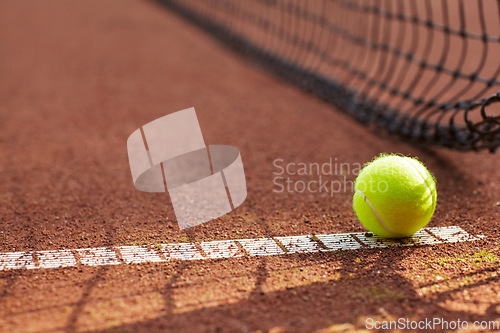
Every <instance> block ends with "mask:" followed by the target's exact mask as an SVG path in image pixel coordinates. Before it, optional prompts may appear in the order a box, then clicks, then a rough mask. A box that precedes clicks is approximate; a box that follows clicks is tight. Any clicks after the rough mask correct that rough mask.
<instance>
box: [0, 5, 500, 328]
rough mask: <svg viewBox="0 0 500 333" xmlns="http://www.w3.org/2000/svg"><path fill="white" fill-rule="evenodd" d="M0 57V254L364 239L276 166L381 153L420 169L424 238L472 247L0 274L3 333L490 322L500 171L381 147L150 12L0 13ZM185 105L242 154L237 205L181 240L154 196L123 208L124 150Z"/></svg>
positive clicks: (344, 198) (2, 9) (129, 192)
mask: <svg viewBox="0 0 500 333" xmlns="http://www.w3.org/2000/svg"><path fill="white" fill-rule="evenodd" d="M0 44H1V45H2V47H1V48H0V184H1V189H0V251H1V252H7V251H23V250H48V249H64V248H82V247H96V246H109V245H115V246H117V245H132V244H158V243H163V242H177V241H186V240H188V239H193V240H197V241H199V240H214V239H234V238H254V237H257V236H266V235H270V236H282V235H300V234H313V233H334V232H353V231H362V230H363V228H362V226H361V225H360V224H359V222H357V220H356V218H355V215H354V212H353V211H352V209H351V196H352V192H351V191H350V190H348V191H346V192H345V193H344V192H342V193H337V194H335V195H333V196H330V195H328V194H326V195H319V194H306V193H288V194H280V193H275V192H273V189H275V188H276V187H275V185H273V177H274V175H273V172H274V171H276V168H275V167H273V164H272V162H273V160H275V159H278V158H281V159H283V160H285V161H287V162H317V163H323V162H328V161H329V159H330V158H333V159H335V158H336V159H337V161H338V163H341V162H342V163H351V164H353V163H364V162H367V161H369V160H371V159H372V157H373V156H375V155H377V154H379V153H381V152H394V153H402V154H410V155H412V156H418V157H419V158H420V159H421V160H422V161H423V162H424V163H425V164H426V165H427V166H428V168H429V169H430V170H431V171H432V172H433V173H434V174H435V176H436V178H437V181H438V190H439V196H438V206H437V211H436V213H435V216H434V217H433V219H432V221H431V223H430V224H429V225H430V226H449V225H457V226H460V227H462V228H463V229H465V230H466V231H467V232H469V233H472V234H484V235H486V236H487V238H486V239H485V240H482V241H478V242H473V243H459V244H449V245H439V246H432V247H419V248H391V249H381V250H358V251H352V252H335V253H333V252H332V253H322V254H313V255H286V256H279V257H262V258H239V259H229V260H228V259H223V260H212V261H200V262H176V261H171V262H168V263H161V264H142V265H128V266H127V265H119V266H114V267H110V266H103V267H95V268H89V267H79V268H67V269H53V270H33V271H26V270H14V271H4V272H0V331H3V332H89V331H92V332H158V331H174V332H194V331H222V332H226V331H236V332H238V331H239V332H254V331H270V332H282V331H286V332H303V331H315V330H318V331H325V332H330V331H353V330H355V329H359V330H362V329H364V327H365V320H366V319H367V318H370V317H371V318H377V319H379V320H380V319H391V318H392V319H397V318H398V317H405V318H411V319H413V320H423V319H424V318H429V319H431V318H432V317H436V316H437V317H442V318H444V319H446V320H457V319H460V320H469V321H471V322H472V321H475V320H479V321H482V320H500V305H499V300H500V281H499V276H498V268H499V259H498V258H499V256H500V252H499V250H498V241H497V239H498V236H499V231H498V221H499V210H500V203H499V202H500V196H499V191H498V187H499V186H500V174H499V173H498V171H497V170H498V165H499V163H498V161H499V160H498V154H497V155H491V154H489V153H486V152H482V153H466V154H464V153H457V152H452V151H448V150H444V149H435V148H428V149H421V148H416V147H412V146H409V145H406V144H404V143H400V142H394V141H391V140H388V139H384V138H380V137H378V136H376V135H375V134H374V133H372V132H370V131H367V130H366V129H365V128H363V127H362V126H360V125H358V124H357V123H356V122H354V121H353V120H351V119H350V118H349V117H347V116H345V115H343V114H342V113H341V112H338V111H337V110H334V109H332V107H331V106H330V105H326V104H324V103H323V102H321V101H318V100H316V99H315V98H313V97H311V96H309V95H307V94H305V93H302V92H299V91H297V90H296V89H295V88H293V87H290V86H288V85H286V84H283V83H282V82H280V81H278V80H277V79H275V78H273V77H271V76H269V75H268V74H266V73H264V72H261V71H260V70H257V69H256V68H254V67H252V66H251V65H249V64H248V63H247V62H245V60H243V59H241V58H240V57H239V56H237V55H235V54H233V53H232V52H230V51H228V50H226V49H225V48H223V47H221V46H220V45H219V44H218V43H217V42H216V41H214V40H213V39H212V38H210V37H208V36H207V35H206V34H204V33H203V32H202V31H200V30H198V29H197V28H195V27H193V26H191V25H190V24H189V23H187V22H185V21H183V20H182V19H180V18H179V17H177V16H176V15H174V14H173V13H171V12H168V11H166V10H164V9H163V8H161V7H158V6H157V5H156V4H154V3H150V2H145V1H133V0H122V1H117V0H114V1H111V0H110V1H97V0H87V1H78V2H76V1H72V2H67V1H61V0H47V1H43V2H39V1H14V0H10V1H2V2H1V4H0ZM191 106H194V107H195V108H196V110H197V114H198V118H199V120H200V124H201V127H202V130H203V133H204V136H205V140H206V142H207V143H208V144H218V143H221V144H229V145H233V146H236V147H238V148H239V149H240V151H241V153H242V158H243V162H244V166H245V171H246V177H247V184H248V198H247V200H246V202H245V203H244V204H243V205H242V206H241V207H240V208H238V209H237V210H236V211H235V212H233V213H231V214H229V215H228V216H226V217H224V218H221V219H217V220H215V221H212V222H209V223H207V224H204V225H201V226H198V227H196V228H193V229H190V230H189V231H188V232H187V233H186V232H181V231H179V229H178V227H177V224H176V222H175V216H174V215H173V212H172V209H171V205H170V203H169V201H168V197H166V196H165V195H162V194H155V193H152V194H149V193H143V192H139V191H137V190H135V188H134V186H133V184H132V180H131V177H130V171H129V166H128V160H127V152H126V139H127V137H128V135H129V134H130V133H132V131H133V130H135V129H136V128H137V127H139V126H140V125H142V124H145V123H147V122H149V121H151V120H153V119H156V118H158V117H160V116H163V115H165V114H168V113H171V112H174V111H177V110H181V109H184V108H187V107H191ZM346 176H347V179H349V180H353V179H354V178H355V175H354V174H353V173H352V172H350V173H349V172H348V173H346ZM294 179H309V178H308V177H305V176H303V177H302V178H300V177H295V178H294ZM333 179H341V177H340V176H334V178H333ZM482 251H483V252H482ZM471 258H472V259H471ZM455 259H456V260H455Z"/></svg>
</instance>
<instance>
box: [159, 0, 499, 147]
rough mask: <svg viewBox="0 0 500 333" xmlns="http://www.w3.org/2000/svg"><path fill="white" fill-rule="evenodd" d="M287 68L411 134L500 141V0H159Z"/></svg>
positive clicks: (276, 68) (421, 138)
mask: <svg viewBox="0 0 500 333" xmlns="http://www.w3.org/2000/svg"><path fill="white" fill-rule="evenodd" d="M159 1H160V2H161V3H163V4H165V5H168V6H169V7H170V8H172V9H174V10H175V11H177V12H178V13H180V14H182V15H183V16H185V17H186V18H188V19H190V20H191V21H193V22H195V23H196V24H198V25H200V26H201V27H202V28H203V29H204V30H206V31H208V32H210V33H212V34H213V35H215V36H216V37H218V38H219V39H221V40H222V41H223V42H224V43H226V44H227V45H229V46H231V47H232V48H234V49H236V50H238V51H240V52H242V53H244V54H245V55H247V56H249V57H251V59H253V60H255V61H257V62H258V63H259V64H260V65H261V66H264V67H265V68H266V69H267V70H269V71H271V72H273V73H274V74H276V75H278V76H280V77H281V78H283V79H285V80H287V81H289V82H291V83H293V84H295V85H297V86H299V87H301V88H303V89H305V90H307V91H310V92H312V93H313V94H316V95H317V96H319V97H321V98H323V99H325V100H327V101H329V102H331V103H333V104H335V105H337V106H339V107H340V108H341V109H343V110H345V111H346V112H348V113H349V114H351V115H352V116H353V117H355V118H356V119H357V120H359V121H361V122H362V123H365V124H367V125H373V126H374V127H376V128H382V129H384V130H386V131H388V132H389V133H393V134H395V135H398V136H399V137H401V138H403V139H405V140H409V141H412V142H419V143H423V144H432V145H437V146H445V147H449V148H453V149H458V150H464V151H467V150H481V149H489V150H490V151H492V152H494V151H496V149H497V148H498V146H499V145H500V103H499V102H500V93H499V91H500V75H499V74H500V1H498V0H483V1H481V0H449V1H447V0H439V1H436V0H370V1H361V0H359V1H347V0H329V1H328V0H309V1H303V0H253V1H243V0H159Z"/></svg>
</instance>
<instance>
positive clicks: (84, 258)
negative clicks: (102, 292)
mask: <svg viewBox="0 0 500 333" xmlns="http://www.w3.org/2000/svg"><path fill="white" fill-rule="evenodd" d="M484 237H485V236H482V235H477V236H474V235H471V234H469V233H467V232H466V231H465V230H463V229H462V228H460V227H456V226H452V227H434V228H424V229H422V230H420V231H419V232H417V233H416V234H415V235H413V236H412V237H410V238H404V239H383V238H379V237H377V236H371V237H369V236H367V235H366V233H364V232H356V233H343V234H325V235H307V236H287V237H274V238H254V239H233V240H223V241H211V242H200V243H197V242H191V243H173V244H160V245H157V246H153V247H146V246H117V247H110V248H106V247H97V248H86V249H74V250H71V249H65V250H50V251H27V252H4V253H0V271H8V270H13V269H41V268H60V267H73V266H102V265H119V264H124V263H125V264H134V263H144V262H165V261H169V260H202V259H220V258H233V257H242V256H274V255H283V254H290V253H315V252H324V251H337V250H343V251H347V250H356V249H359V248H386V247H393V246H418V245H433V244H445V243H458V242H469V241H476V240H479V239H482V238H484ZM360 242H361V244H360ZM278 244H280V245H281V246H280V245H278ZM200 249H201V251H200ZM242 249H243V250H244V251H242ZM283 249H285V250H286V251H285V250H283Z"/></svg>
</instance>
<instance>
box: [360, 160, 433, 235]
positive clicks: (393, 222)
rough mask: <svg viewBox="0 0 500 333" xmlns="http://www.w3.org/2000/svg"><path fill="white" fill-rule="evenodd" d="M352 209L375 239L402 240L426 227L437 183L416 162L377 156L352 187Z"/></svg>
mask: <svg viewBox="0 0 500 333" xmlns="http://www.w3.org/2000/svg"><path fill="white" fill-rule="evenodd" d="M354 190H355V193H354V197H353V208H354V211H355V212H356V215H357V217H358V219H359V221H360V222H361V223H363V225H364V226H365V227H366V228H367V229H368V230H370V231H371V232H373V233H374V234H375V235H378V236H381V237H386V238H401V237H408V236H411V235H413V234H414V233H415V232H417V231H418V230H420V229H421V228H423V227H425V225H427V223H428V222H429V220H430V219H431V217H432V214H434V210H435V209H436V199H437V192H436V180H435V179H434V177H433V175H432V174H431V173H430V172H429V171H428V170H427V168H426V167H425V166H424V165H423V164H422V163H421V162H420V161H418V160H417V159H414V158H410V157H405V156H399V155H380V156H379V157H377V158H375V159H374V160H373V161H372V162H370V163H368V164H366V165H365V166H364V168H363V169H362V170H361V172H360V173H359V175H358V177H357V178H356V182H355V184H354Z"/></svg>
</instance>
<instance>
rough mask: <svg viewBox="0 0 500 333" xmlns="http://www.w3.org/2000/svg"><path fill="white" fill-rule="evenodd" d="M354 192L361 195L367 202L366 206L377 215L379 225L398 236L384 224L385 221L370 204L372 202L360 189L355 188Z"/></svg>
mask: <svg viewBox="0 0 500 333" xmlns="http://www.w3.org/2000/svg"><path fill="white" fill-rule="evenodd" d="M356 193H358V194H359V195H361V197H363V200H364V201H365V202H366V203H367V204H368V206H370V208H371V209H372V212H373V214H374V215H375V216H376V217H377V219H378V221H379V222H380V225H382V227H383V228H384V229H385V230H386V231H387V232H388V233H390V234H392V235H394V236H398V235H399V234H398V233H396V232H394V231H392V230H391V229H390V228H389V227H388V226H387V225H386V224H385V221H384V219H383V218H382V217H381V216H380V214H379V213H378V212H377V210H376V209H375V207H374V206H373V205H372V203H371V202H370V200H369V199H368V198H367V197H366V195H365V194H364V193H363V192H361V191H360V190H356Z"/></svg>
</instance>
